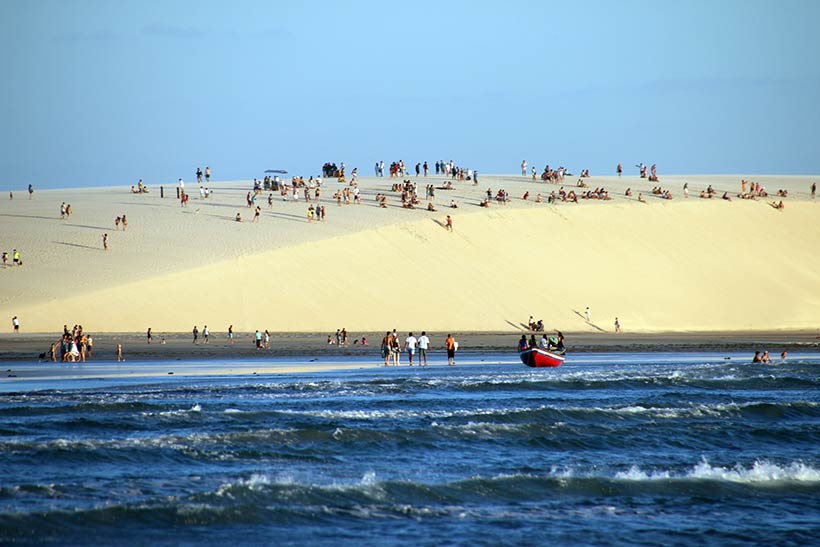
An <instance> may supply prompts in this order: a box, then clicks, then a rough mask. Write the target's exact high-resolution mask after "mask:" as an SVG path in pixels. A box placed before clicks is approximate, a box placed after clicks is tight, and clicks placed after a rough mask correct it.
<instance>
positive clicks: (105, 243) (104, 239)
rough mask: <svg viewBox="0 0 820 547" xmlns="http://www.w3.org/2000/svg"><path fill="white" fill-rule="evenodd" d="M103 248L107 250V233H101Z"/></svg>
mask: <svg viewBox="0 0 820 547" xmlns="http://www.w3.org/2000/svg"><path fill="white" fill-rule="evenodd" d="M102 243H103V250H106V251H107V250H108V234H103V237H102Z"/></svg>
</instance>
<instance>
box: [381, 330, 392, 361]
mask: <svg viewBox="0 0 820 547" xmlns="http://www.w3.org/2000/svg"><path fill="white" fill-rule="evenodd" d="M391 345H392V344H391V340H390V331H387V332H385V333H384V338H382V348H381V349H382V358H383V359H384V366H386V367H387V366H390V346H391Z"/></svg>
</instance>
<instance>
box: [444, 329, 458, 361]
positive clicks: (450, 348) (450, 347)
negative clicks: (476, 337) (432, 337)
mask: <svg viewBox="0 0 820 547" xmlns="http://www.w3.org/2000/svg"><path fill="white" fill-rule="evenodd" d="M456 345H457V344H456V339H455V338H453V335H452V334H448V335H447V340H445V341H444V347H446V348H447V364H448V365H455V364H456Z"/></svg>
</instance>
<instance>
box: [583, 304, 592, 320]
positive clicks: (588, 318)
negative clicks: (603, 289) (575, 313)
mask: <svg viewBox="0 0 820 547" xmlns="http://www.w3.org/2000/svg"><path fill="white" fill-rule="evenodd" d="M584 315H586V316H587V323H591V322H592V313H591V312H590V311H589V306H587V309H586V311H585V312H584Z"/></svg>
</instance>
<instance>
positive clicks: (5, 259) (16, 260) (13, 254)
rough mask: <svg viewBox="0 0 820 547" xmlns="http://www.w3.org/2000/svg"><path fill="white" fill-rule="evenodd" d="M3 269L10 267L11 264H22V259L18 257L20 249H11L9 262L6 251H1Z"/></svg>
mask: <svg viewBox="0 0 820 547" xmlns="http://www.w3.org/2000/svg"><path fill="white" fill-rule="evenodd" d="M2 258H3V269H5V268H10V267H12V266H22V265H23V260H22V259H21V258H20V251H18V250H17V249H12V250H11V263H9V253H8V251H3V255H2Z"/></svg>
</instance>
